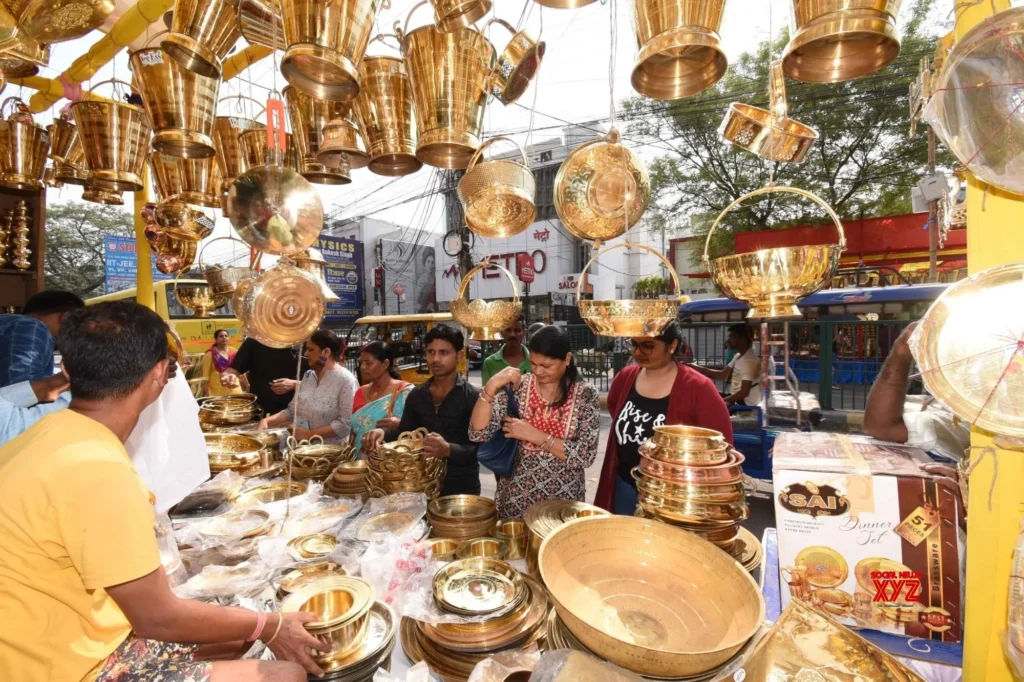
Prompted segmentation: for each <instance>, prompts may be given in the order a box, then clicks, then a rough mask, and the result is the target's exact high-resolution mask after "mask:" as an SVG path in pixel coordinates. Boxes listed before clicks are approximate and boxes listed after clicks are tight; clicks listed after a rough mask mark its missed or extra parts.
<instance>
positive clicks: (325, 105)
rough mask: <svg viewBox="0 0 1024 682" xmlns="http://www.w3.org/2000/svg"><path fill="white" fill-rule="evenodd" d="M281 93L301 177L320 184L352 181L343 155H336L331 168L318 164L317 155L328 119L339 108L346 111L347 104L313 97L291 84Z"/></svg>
mask: <svg viewBox="0 0 1024 682" xmlns="http://www.w3.org/2000/svg"><path fill="white" fill-rule="evenodd" d="M283 94H284V99H285V103H286V104H287V106H288V120H289V121H291V124H292V135H293V138H292V139H293V140H294V141H295V149H296V151H297V152H298V154H299V172H300V173H301V174H302V177H304V178H306V179H307V180H309V181H310V182H314V183H317V184H322V185H347V184H348V183H350V182H352V178H351V177H350V176H349V175H348V172H347V171H348V168H346V167H347V166H348V159H347V158H345V156H343V155H338V156H337V161H338V164H337V165H334V166H331V167H328V166H326V165H324V164H322V163H321V162H320V161H319V159H318V157H317V154H319V152H320V145H321V143H322V142H323V130H324V128H325V127H326V125H327V123H328V121H330V120H331V119H332V118H334V117H336V116H339V114H341V113H342V111H341V110H342V109H345V110H347V109H348V108H349V105H348V104H342V103H341V102H328V101H326V100H322V99H317V98H316V97H311V96H310V95H307V94H306V93H304V92H302V91H300V90H298V89H296V88H294V87H292V86H288V87H286V88H285V89H284V93H283Z"/></svg>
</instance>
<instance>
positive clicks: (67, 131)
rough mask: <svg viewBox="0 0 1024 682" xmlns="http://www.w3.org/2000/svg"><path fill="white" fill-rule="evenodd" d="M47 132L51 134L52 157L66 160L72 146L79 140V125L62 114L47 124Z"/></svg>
mask: <svg viewBox="0 0 1024 682" xmlns="http://www.w3.org/2000/svg"><path fill="white" fill-rule="evenodd" d="M46 132H47V133H48V134H49V135H50V159H52V160H53V161H55V162H62V161H65V157H67V155H68V152H70V151H71V147H72V146H74V144H75V143H76V142H78V126H76V125H75V124H74V122H73V121H69V120H68V119H67V118H66V117H65V116H64V115H63V114H61V115H60V116H58V117H57V118H55V119H53V123H51V124H50V125H48V126H46Z"/></svg>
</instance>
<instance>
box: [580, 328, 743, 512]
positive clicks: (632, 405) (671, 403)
mask: <svg viewBox="0 0 1024 682" xmlns="http://www.w3.org/2000/svg"><path fill="white" fill-rule="evenodd" d="M682 340H683V337H682V334H681V332H680V330H679V325H677V324H676V323H675V322H672V323H670V324H669V325H668V326H667V327H665V330H664V331H663V332H662V333H661V335H660V336H657V337H652V338H648V337H637V338H634V339H632V340H631V343H632V347H633V360H634V361H635V364H632V365H629V366H628V367H625V368H623V369H622V371H620V372H619V373H618V374H616V375H615V378H614V379H613V380H612V385H611V389H610V390H609V391H608V412H609V413H610V414H611V417H612V429H611V431H610V432H609V434H608V446H607V448H606V449H605V456H604V464H603V465H602V467H601V478H600V482H599V483H598V487H597V496H596V498H595V500H594V504H596V505H597V506H599V507H602V508H604V509H607V510H608V511H612V512H614V513H616V514H623V515H625V516H632V515H633V512H634V511H635V510H636V505H637V490H636V481H634V480H633V476H632V470H633V468H634V467H636V466H638V465H639V464H640V446H641V445H642V444H643V443H644V442H645V441H647V439H648V438H650V437H651V436H653V435H654V427H655V426H662V425H675V424H685V425H687V426H699V427H701V428H705V429H713V430H715V431H720V432H721V433H722V435H723V436H724V437H725V439H726V440H727V441H729V442H730V443H732V423H731V422H730V420H729V408H728V407H726V405H725V401H724V400H723V399H722V396H721V395H719V393H718V389H717V387H716V386H715V384H714V382H712V381H711V380H710V379H708V378H707V377H703V376H701V375H700V373H698V372H697V371H695V370H694V369H693V368H691V367H690V366H688V365H685V364H683V363H682V362H679V361H678V359H677V358H678V354H679V351H680V344H681V343H682Z"/></svg>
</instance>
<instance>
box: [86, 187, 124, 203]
mask: <svg viewBox="0 0 1024 682" xmlns="http://www.w3.org/2000/svg"><path fill="white" fill-rule="evenodd" d="M82 201H89V202H92V203H94V204H101V205H103V206H124V197H123V196H121V195H120V194H117V193H115V192H106V191H104V190H102V189H96V188H95V187H90V186H89V185H86V186H85V189H84V190H83V191H82Z"/></svg>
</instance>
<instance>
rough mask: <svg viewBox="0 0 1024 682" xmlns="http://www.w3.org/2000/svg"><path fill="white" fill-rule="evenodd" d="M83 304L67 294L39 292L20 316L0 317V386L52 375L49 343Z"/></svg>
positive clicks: (50, 343)
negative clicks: (63, 322)
mask: <svg viewBox="0 0 1024 682" xmlns="http://www.w3.org/2000/svg"><path fill="white" fill-rule="evenodd" d="M84 307H85V301H83V300H82V299H81V298H79V297H78V296H77V295H75V294H73V293H71V292H70V291H41V292H39V293H38V294H36V295H35V296H33V297H32V298H30V299H28V301H26V302H25V310H24V311H23V313H22V314H21V315H0V386H10V385H11V384H17V383H20V382H22V381H39V380H40V379H46V378H48V377H51V376H53V349H54V342H53V340H54V339H55V338H56V337H57V333H58V332H59V331H60V323H61V320H63V319H64V315H66V314H67V313H69V312H70V311H72V310H77V309H78V308H84Z"/></svg>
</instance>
